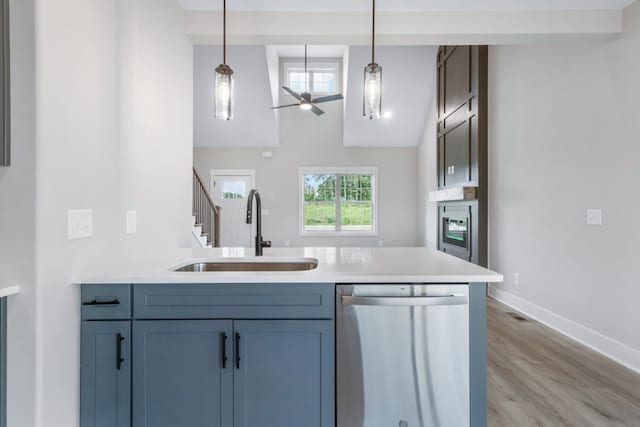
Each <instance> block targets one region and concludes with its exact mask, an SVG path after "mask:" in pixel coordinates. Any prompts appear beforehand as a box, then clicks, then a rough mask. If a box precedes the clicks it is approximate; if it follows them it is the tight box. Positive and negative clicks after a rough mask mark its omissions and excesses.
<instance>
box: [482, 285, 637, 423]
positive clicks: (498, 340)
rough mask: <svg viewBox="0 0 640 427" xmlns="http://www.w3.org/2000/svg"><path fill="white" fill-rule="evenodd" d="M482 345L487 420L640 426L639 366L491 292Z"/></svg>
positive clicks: (494, 421) (491, 421)
mask: <svg viewBox="0 0 640 427" xmlns="http://www.w3.org/2000/svg"><path fill="white" fill-rule="evenodd" d="M487 352H488V360H487V385H488V396H489V402H488V417H489V420H488V421H489V425H490V426H491V427H502V426H510V427H514V426H515V427H519V426H523V427H528V426H542V427H547V426H548V427H556V426H569V427H574V426H575V427H640V374H637V373H635V372H633V371H631V370H630V369H627V368H625V367H624V366H622V365H619V364H617V363H615V362H614V361H612V360H610V359H608V358H606V357H604V356H602V355H601V354H599V353H597V352H595V351H593V350H591V349H589V348H587V347H585V346H583V345H581V344H579V343H577V342H575V341H573V340H571V339H569V338H567V337H565V336H564V335H562V334H559V333H558V332H556V331H554V330H552V329H550V328H548V327H546V326H544V325H542V324H540V323H538V322H536V321H533V320H532V319H528V318H527V317H526V316H524V315H522V314H521V313H517V312H515V311H514V310H513V309H511V308H510V307H507V306H505V305H503V304H501V303H499V302H497V301H495V300H493V299H491V298H490V299H489V300H488V302H487Z"/></svg>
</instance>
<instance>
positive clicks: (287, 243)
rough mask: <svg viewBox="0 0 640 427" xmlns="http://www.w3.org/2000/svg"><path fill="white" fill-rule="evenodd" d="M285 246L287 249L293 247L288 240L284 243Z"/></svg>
mask: <svg viewBox="0 0 640 427" xmlns="http://www.w3.org/2000/svg"><path fill="white" fill-rule="evenodd" d="M284 246H285V247H286V248H288V247H289V246H291V242H290V241H288V240H285V241H284Z"/></svg>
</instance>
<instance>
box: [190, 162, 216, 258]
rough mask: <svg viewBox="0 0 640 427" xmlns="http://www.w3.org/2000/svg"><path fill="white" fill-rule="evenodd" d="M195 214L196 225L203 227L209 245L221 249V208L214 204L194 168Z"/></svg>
mask: <svg viewBox="0 0 640 427" xmlns="http://www.w3.org/2000/svg"><path fill="white" fill-rule="evenodd" d="M193 214H194V215H195V217H196V223H197V224H199V225H202V230H203V233H202V234H204V235H205V236H207V243H209V244H212V245H213V247H214V248H219V247H220V206H218V205H216V204H215V203H213V200H211V196H210V195H209V192H208V191H207V187H205V185H204V184H203V183H202V179H200V176H199V175H198V172H196V169H195V168H193Z"/></svg>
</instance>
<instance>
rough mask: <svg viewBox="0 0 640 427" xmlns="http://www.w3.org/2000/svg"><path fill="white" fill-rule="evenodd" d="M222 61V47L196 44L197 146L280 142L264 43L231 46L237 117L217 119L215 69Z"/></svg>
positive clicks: (273, 143)
mask: <svg viewBox="0 0 640 427" xmlns="http://www.w3.org/2000/svg"><path fill="white" fill-rule="evenodd" d="M221 62H222V48H221V47H220V46H195V47H194V69H193V73H194V96H193V105H194V113H195V116H194V121H193V125H194V144H195V146H196V147H225V146H226V147H229V146H231V147H238V146H244V147H256V146H260V145H264V146H275V145H278V127H277V123H276V113H274V112H273V111H272V110H271V107H273V97H272V93H271V83H270V80H269V70H268V68H267V53H266V50H265V47H264V46H229V47H228V48H227V64H228V65H229V66H230V67H231V68H232V69H233V71H234V72H233V77H234V118H233V120H229V121H225V120H215V119H214V108H213V94H214V90H213V79H214V70H215V68H216V67H217V66H218V65H219V64H220V63H221Z"/></svg>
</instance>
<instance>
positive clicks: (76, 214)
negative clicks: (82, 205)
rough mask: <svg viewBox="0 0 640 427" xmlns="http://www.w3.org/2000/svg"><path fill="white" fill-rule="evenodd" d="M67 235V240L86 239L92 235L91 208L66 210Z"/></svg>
mask: <svg viewBox="0 0 640 427" xmlns="http://www.w3.org/2000/svg"><path fill="white" fill-rule="evenodd" d="M67 236H68V238H69V240H76V239H86V238H87V237H91V236H93V210H91V209H76V210H69V211H67Z"/></svg>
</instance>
